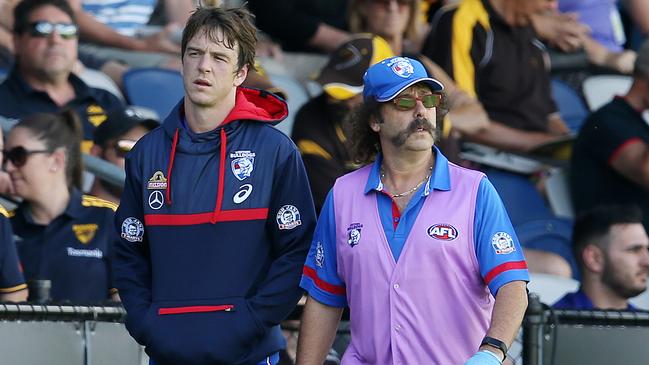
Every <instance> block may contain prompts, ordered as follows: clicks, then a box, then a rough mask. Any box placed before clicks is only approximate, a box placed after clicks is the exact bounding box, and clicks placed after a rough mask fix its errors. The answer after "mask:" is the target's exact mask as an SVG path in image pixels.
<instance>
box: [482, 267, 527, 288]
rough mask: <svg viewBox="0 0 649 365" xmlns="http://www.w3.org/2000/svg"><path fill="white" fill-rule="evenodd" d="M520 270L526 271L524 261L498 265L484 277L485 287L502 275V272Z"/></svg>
mask: <svg viewBox="0 0 649 365" xmlns="http://www.w3.org/2000/svg"><path fill="white" fill-rule="evenodd" d="M521 269H527V263H526V262H525V261H512V262H505V263H504V264H500V265H498V266H496V267H494V268H493V269H491V271H489V273H488V274H487V276H485V278H484V281H485V283H487V285H489V283H490V282H491V280H493V278H495V277H496V276H498V275H500V274H502V273H503V272H505V271H508V270H521Z"/></svg>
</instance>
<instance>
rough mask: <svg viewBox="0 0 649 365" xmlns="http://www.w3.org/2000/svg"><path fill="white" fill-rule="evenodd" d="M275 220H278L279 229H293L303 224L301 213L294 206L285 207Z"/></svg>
mask: <svg viewBox="0 0 649 365" xmlns="http://www.w3.org/2000/svg"><path fill="white" fill-rule="evenodd" d="M275 219H276V220H277V227H278V228H279V229H293V228H295V227H297V226H299V225H301V224H302V221H301V220H300V211H299V210H298V209H297V208H296V207H294V206H292V205H285V206H283V207H282V208H281V209H280V210H279V211H278V212H277V216H275Z"/></svg>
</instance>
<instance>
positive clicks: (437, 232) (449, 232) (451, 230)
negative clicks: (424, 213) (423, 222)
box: [428, 224, 458, 241]
mask: <svg viewBox="0 0 649 365" xmlns="http://www.w3.org/2000/svg"><path fill="white" fill-rule="evenodd" d="M457 234H458V232H457V229H455V227H453V226H452V225H450V224H436V225H434V226H430V227H428V235H429V236H431V237H432V238H434V239H437V240H442V241H453V240H454V239H456V238H457Z"/></svg>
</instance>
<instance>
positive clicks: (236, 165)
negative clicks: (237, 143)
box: [230, 151, 255, 180]
mask: <svg viewBox="0 0 649 365" xmlns="http://www.w3.org/2000/svg"><path fill="white" fill-rule="evenodd" d="M230 158H231V159H232V162H231V163H230V167H231V168H232V173H233V174H234V176H235V177H236V178H237V179H239V180H245V179H246V178H249V177H250V176H251V175H252V170H253V169H254V168H255V153H254V152H250V151H236V152H234V153H231V154H230Z"/></svg>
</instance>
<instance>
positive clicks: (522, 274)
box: [489, 269, 530, 297]
mask: <svg viewBox="0 0 649 365" xmlns="http://www.w3.org/2000/svg"><path fill="white" fill-rule="evenodd" d="M512 281H524V282H526V283H529V281H530V274H529V273H528V271H527V269H519V270H508V271H505V272H503V273H501V274H499V275H498V276H496V277H495V278H494V279H493V280H492V281H491V282H490V283H489V290H490V291H491V293H492V294H493V296H494V297H495V296H496V294H498V290H499V289H500V288H501V287H502V286H503V285H505V284H507V283H511V282H512Z"/></svg>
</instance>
